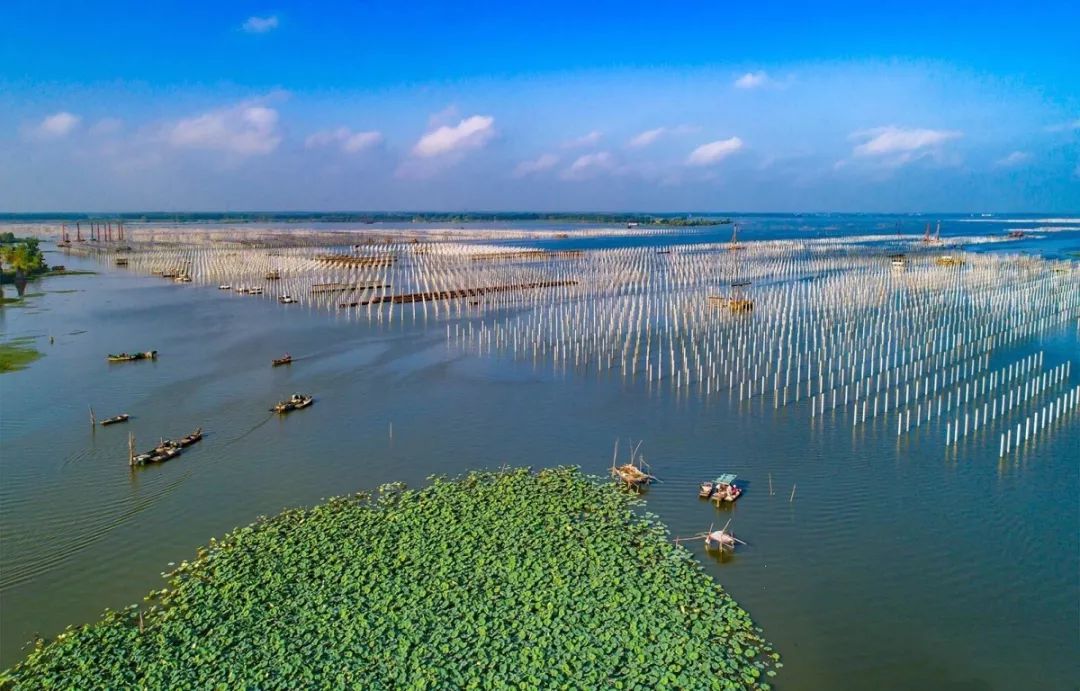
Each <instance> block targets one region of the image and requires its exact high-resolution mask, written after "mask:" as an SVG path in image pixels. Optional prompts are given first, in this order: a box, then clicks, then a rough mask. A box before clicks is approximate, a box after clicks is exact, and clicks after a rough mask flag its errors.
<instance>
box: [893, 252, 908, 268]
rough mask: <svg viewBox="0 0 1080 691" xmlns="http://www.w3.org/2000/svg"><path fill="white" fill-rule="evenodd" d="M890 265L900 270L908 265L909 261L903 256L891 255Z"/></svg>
mask: <svg viewBox="0 0 1080 691" xmlns="http://www.w3.org/2000/svg"><path fill="white" fill-rule="evenodd" d="M889 263H891V264H892V265H893V266H894V267H896V268H898V269H899V268H903V266H904V264H906V263H907V259H906V258H905V257H904V255H902V254H890V255H889Z"/></svg>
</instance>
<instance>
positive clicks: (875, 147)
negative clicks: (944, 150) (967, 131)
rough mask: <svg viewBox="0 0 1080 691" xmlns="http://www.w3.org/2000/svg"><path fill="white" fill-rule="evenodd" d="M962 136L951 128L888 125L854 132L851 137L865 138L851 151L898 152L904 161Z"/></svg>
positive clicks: (872, 153) (881, 154)
mask: <svg viewBox="0 0 1080 691" xmlns="http://www.w3.org/2000/svg"><path fill="white" fill-rule="evenodd" d="M961 136H963V134H962V133H961V132H955V131H952V130H928V129H918V128H907V129H905V128H902V127H894V126H892V125H889V126H888V127H875V128H874V129H869V130H863V131H861V132H855V133H854V134H852V135H851V139H862V140H865V141H863V143H861V144H858V145H857V146H856V147H855V149H854V151H852V153H853V154H854V155H855V156H890V155H895V154H899V155H900V157H901V158H902V159H903V160H902V161H900V162H906V161H908V160H912V158H914V157H917V155H918V153H919V152H921V151H922V152H924V151H926V150H931V149H935V148H937V147H940V146H941V145H942V144H944V143H945V142H947V141H949V140H951V139H956V138H958V137H961Z"/></svg>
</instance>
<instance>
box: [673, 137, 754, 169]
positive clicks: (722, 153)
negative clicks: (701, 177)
mask: <svg viewBox="0 0 1080 691" xmlns="http://www.w3.org/2000/svg"><path fill="white" fill-rule="evenodd" d="M741 148H743V141H742V140H741V139H739V138H738V137H729V138H728V139H718V140H716V141H715V142H709V143H708V144H702V145H701V146H699V147H698V148H696V149H694V150H693V151H691V152H690V155H689V156H688V157H687V159H686V165H689V166H711V165H714V164H716V163H719V162H720V161H722V160H724V159H725V158H727V157H728V156H730V155H732V154H733V153H735V152H736V151H738V150H739V149H741Z"/></svg>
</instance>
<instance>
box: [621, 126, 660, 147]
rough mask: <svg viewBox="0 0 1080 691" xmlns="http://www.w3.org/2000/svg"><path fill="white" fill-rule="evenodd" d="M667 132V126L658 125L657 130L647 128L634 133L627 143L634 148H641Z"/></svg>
mask: <svg viewBox="0 0 1080 691" xmlns="http://www.w3.org/2000/svg"><path fill="white" fill-rule="evenodd" d="M665 132H667V128H666V127H657V128H656V129H655V130H645V131H644V132H641V133H639V134H636V135H634V136H633V137H632V138H631V139H630V141H629V142H627V143H626V145H627V146H629V147H631V148H634V149H640V148H642V147H646V146H648V145H649V144H652V143H653V142H655V141H656V140H657V139H659V138H660V136H661V135H662V134H664V133H665Z"/></svg>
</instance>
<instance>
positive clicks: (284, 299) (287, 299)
mask: <svg viewBox="0 0 1080 691" xmlns="http://www.w3.org/2000/svg"><path fill="white" fill-rule="evenodd" d="M277 301H278V302H280V303H281V304H283V305H291V304H293V303H294V302H296V298H294V297H293V296H292V295H281V296H279V297H278V299H277Z"/></svg>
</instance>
